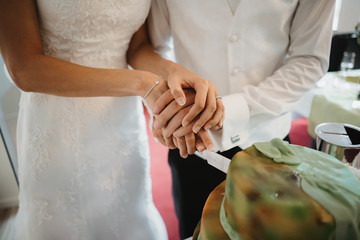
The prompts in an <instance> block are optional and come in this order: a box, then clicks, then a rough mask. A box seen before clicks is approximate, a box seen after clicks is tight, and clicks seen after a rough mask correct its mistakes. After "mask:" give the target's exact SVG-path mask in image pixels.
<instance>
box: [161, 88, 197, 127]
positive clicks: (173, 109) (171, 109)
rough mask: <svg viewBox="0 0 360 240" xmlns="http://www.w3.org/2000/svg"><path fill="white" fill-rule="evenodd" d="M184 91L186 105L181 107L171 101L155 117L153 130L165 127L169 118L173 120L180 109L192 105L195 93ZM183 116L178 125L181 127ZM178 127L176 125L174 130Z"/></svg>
mask: <svg viewBox="0 0 360 240" xmlns="http://www.w3.org/2000/svg"><path fill="white" fill-rule="evenodd" d="M184 91H185V93H186V98H187V100H186V103H185V104H184V105H183V106H180V105H179V104H178V103H177V102H176V101H171V102H170V103H169V104H168V105H167V106H166V107H165V108H164V109H163V110H162V111H161V113H160V114H159V115H157V116H156V119H157V125H156V126H155V128H162V127H165V125H166V124H168V121H169V120H170V119H171V118H173V117H174V116H175V115H176V114H177V113H178V112H179V111H180V110H181V109H183V108H186V107H187V106H189V105H191V104H193V103H194V99H195V92H194V91H193V90H184ZM189 109H190V108H189ZM187 112H188V111H187ZM184 116H185V115H184ZM184 116H182V117H181V119H180V125H181V121H182V119H183V117H184ZM180 125H178V126H177V127H176V128H178V127H179V126H180Z"/></svg>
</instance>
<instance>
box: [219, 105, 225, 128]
mask: <svg viewBox="0 0 360 240" xmlns="http://www.w3.org/2000/svg"><path fill="white" fill-rule="evenodd" d="M224 110H225V109H224ZM224 120H225V111H224V114H223V115H222V117H221V119H220V121H219V123H218V128H222V127H223V125H224Z"/></svg>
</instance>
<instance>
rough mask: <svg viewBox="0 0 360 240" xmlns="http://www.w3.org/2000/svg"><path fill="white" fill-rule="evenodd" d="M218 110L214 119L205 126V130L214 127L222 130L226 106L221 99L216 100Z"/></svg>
mask: <svg viewBox="0 0 360 240" xmlns="http://www.w3.org/2000/svg"><path fill="white" fill-rule="evenodd" d="M216 103H217V108H216V111H215V114H214V115H213V117H212V118H211V119H210V120H209V121H208V122H207V123H206V124H205V125H204V129H205V130H209V129H211V128H213V127H215V126H216V127H217V128H222V122H223V120H224V104H223V102H222V100H221V99H220V98H218V99H216Z"/></svg>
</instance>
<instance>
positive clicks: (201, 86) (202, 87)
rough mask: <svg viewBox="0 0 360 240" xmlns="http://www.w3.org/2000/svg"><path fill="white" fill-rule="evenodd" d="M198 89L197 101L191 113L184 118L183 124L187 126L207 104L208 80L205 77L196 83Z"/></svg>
mask: <svg viewBox="0 0 360 240" xmlns="http://www.w3.org/2000/svg"><path fill="white" fill-rule="evenodd" d="M194 89H195V91H196V95H195V102H194V105H193V106H192V108H191V109H190V111H189V113H188V114H187V115H186V116H185V117H184V119H183V122H182V123H183V126H184V127H186V126H187V125H188V124H189V123H190V122H191V121H192V120H194V118H195V117H196V116H197V115H198V114H199V113H200V112H201V111H202V110H203V109H204V107H205V104H206V97H207V94H208V89H209V87H208V81H206V80H205V79H202V78H200V79H198V81H196V82H195V84H194Z"/></svg>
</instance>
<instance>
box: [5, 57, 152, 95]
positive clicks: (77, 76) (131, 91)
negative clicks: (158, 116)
mask: <svg viewBox="0 0 360 240" xmlns="http://www.w3.org/2000/svg"><path fill="white" fill-rule="evenodd" d="M5 62H6V61H5ZM7 65H8V64H7ZM8 66H10V68H9V72H10V75H11V77H12V78H13V80H14V82H15V83H16V85H17V86H18V87H19V88H20V89H22V90H24V91H30V92H41V93H48V94H53V95H57V96H66V97H93V96H135V95H139V96H143V95H144V94H145V92H146V91H147V90H148V89H149V88H150V87H151V86H152V84H153V83H154V79H155V78H156V76H154V75H153V74H151V73H147V72H143V71H133V70H127V69H101V68H91V67H85V66H81V65H77V64H73V63H70V62H66V61H63V60H60V59H57V58H53V57H49V56H45V55H41V54H38V55H30V56H27V57H26V58H21V59H20V58H19V59H18V61H17V63H16V64H9V65H8Z"/></svg>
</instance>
